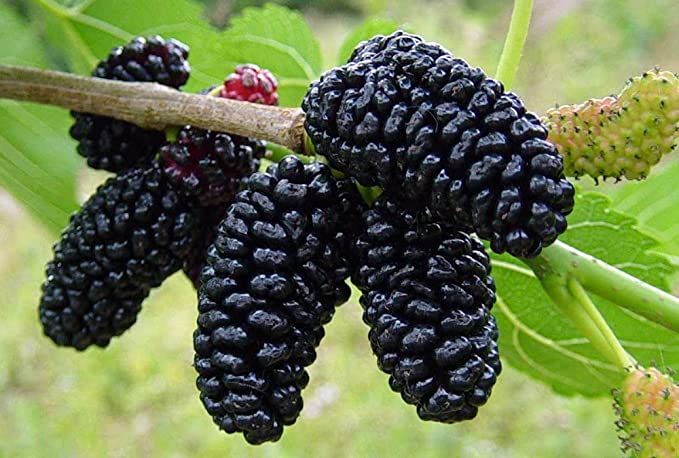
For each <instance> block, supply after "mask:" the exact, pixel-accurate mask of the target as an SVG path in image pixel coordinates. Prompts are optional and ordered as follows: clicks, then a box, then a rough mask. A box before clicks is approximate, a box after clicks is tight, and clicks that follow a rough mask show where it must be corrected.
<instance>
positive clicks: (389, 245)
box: [352, 194, 501, 423]
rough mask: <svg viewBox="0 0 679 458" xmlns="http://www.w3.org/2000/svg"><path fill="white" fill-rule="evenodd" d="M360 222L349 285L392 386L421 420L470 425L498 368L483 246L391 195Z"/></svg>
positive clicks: (492, 293)
mask: <svg viewBox="0 0 679 458" xmlns="http://www.w3.org/2000/svg"><path fill="white" fill-rule="evenodd" d="M363 220H364V221H363V222H364V225H365V227H366V229H365V231H364V232H363V234H362V235H361V236H360V237H359V239H358V241H357V242H356V246H357V254H358V269H357V270H356V272H355V274H354V276H353V277H352V280H353V282H354V284H356V286H358V287H359V288H360V289H361V291H362V292H363V296H362V297H361V305H362V306H363V308H364V314H363V320H364V321H365V323H366V324H367V325H368V326H369V327H370V333H369V334H368V335H369V339H370V345H371V347H372V349H373V352H374V353H375V355H376V356H377V360H378V365H379V367H380V369H382V370H383V371H384V372H386V373H388V374H389V375H390V377H389V386H390V387H391V388H392V389H393V390H394V391H398V392H400V393H401V396H402V397H403V399H404V400H405V401H406V402H408V403H410V404H415V405H416V406H417V414H418V415H419V416H420V418H422V419H423V420H436V421H441V422H446V423H453V422H456V421H461V420H468V419H471V418H474V417H475V416H476V413H477V411H478V408H479V407H480V406H482V405H483V404H485V402H486V401H487V400H488V398H489V396H490V393H491V388H492V387H493V385H494V384H495V380H496V378H497V376H498V375H499V374H500V371H501V364H500V358H499V355H498V349H497V339H498V330H497V324H496V323H495V319H494V318H493V317H492V316H491V315H490V310H491V308H492V307H493V304H494V302H495V283H494V282H493V279H492V278H491V277H490V275H489V274H490V259H489V257H488V254H487V253H486V252H485V249H484V247H483V244H481V242H479V241H478V240H476V239H474V238H472V237H470V236H469V235H467V234H465V233H463V232H458V231H454V230H449V229H448V228H445V227H443V226H442V225H441V224H439V223H437V222H435V221H434V220H433V218H432V217H431V215H430V214H429V213H428V212H427V211H416V210H413V209H410V208H404V207H403V206H402V204H401V202H400V201H399V199H394V198H393V197H392V196H390V195H388V194H383V195H382V196H381V197H380V198H379V199H378V200H377V202H375V204H374V205H373V207H372V209H370V210H368V211H366V212H365V213H364V215H363Z"/></svg>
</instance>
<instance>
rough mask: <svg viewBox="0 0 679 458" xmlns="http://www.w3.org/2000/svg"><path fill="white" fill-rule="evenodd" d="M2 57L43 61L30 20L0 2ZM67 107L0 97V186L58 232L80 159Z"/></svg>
mask: <svg viewBox="0 0 679 458" xmlns="http://www.w3.org/2000/svg"><path fill="white" fill-rule="evenodd" d="M0 40H1V42H2V43H12V46H4V47H2V48H0V62H2V63H10V64H21V65H33V66H44V65H45V63H46V57H45V54H44V52H43V49H42V47H41V45H40V43H39V41H38V39H37V37H35V35H34V34H33V33H32V31H31V29H30V28H29V27H28V25H27V24H26V23H25V22H24V21H23V20H22V19H21V18H20V17H19V16H17V15H16V13H15V12H14V11H12V10H11V9H10V8H9V7H8V6H6V5H5V4H2V3H0ZM70 122H71V121H70V117H69V115H68V113H67V112H65V111H63V110H59V109H56V108H52V107H44V106H37V105H31V104H20V103H17V102H13V101H9V100H2V101H0V186H2V187H3V188H5V189H6V190H7V191H9V192H10V193H11V194H12V195H13V196H14V197H15V198H16V199H17V200H19V201H20V202H21V203H23V204H24V205H25V206H26V207H27V209H28V210H29V211H30V212H31V213H32V214H33V215H34V216H35V217H36V218H38V219H39V220H40V221H41V222H42V223H44V224H45V225H46V226H47V227H48V228H49V229H50V230H52V231H54V232H59V231H61V229H62V228H63V227H64V226H65V225H66V223H67V221H68V217H69V215H70V214H71V212H73V211H74V210H75V209H76V208H77V204H76V201H75V174H76V170H77V168H78V162H79V159H78V157H77V155H76V154H75V146H74V142H73V141H72V140H70V139H69V138H68V135H67V132H68V127H69V124H70Z"/></svg>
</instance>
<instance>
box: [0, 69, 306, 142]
mask: <svg viewBox="0 0 679 458" xmlns="http://www.w3.org/2000/svg"><path fill="white" fill-rule="evenodd" d="M0 98H6V99H14V100H19V101H25V102H36V103H42V104H48V105H55V106H59V107H62V108H67V109H70V110H76V111H82V112H86V113H92V114H96V115H102V116H109V117H112V118H116V119H121V120H123V121H127V122H131V123H133V124H136V125H138V126H141V127H144V128H148V129H156V130H162V129H165V128H168V127H171V126H183V125H187V124H190V125H192V126H195V127H201V128H204V129H212V130H216V131H220V132H228V133H231V134H236V135H241V136H243V137H255V138H261V139H264V140H269V141H272V142H275V143H278V144H280V145H283V146H285V147H286V148H288V149H291V150H293V151H295V152H298V153H302V154H307V148H306V144H307V142H306V140H305V133H304V126H303V123H304V113H303V112H302V110H300V109H299V108H281V107H274V106H266V105H260V104H254V103H247V102H240V101H236V100H227V99H224V98H220V97H204V96H201V95H194V94H186V93H181V92H178V91H175V90H173V89H169V88H167V87H165V86H162V85H160V84H154V83H129V82H120V81H109V80H104V79H101V78H91V77H84V76H78V75H72V74H69V73H64V72H57V71H52V70H41V69H36V68H28V67H18V66H11V65H0Z"/></svg>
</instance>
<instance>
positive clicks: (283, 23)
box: [211, 4, 322, 106]
mask: <svg viewBox="0 0 679 458" xmlns="http://www.w3.org/2000/svg"><path fill="white" fill-rule="evenodd" d="M214 45H215V46H214V47H213V50H212V51H211V52H214V53H215V54H216V55H218V56H220V57H221V58H222V59H224V60H226V61H229V62H230V63H231V65H232V66H235V65H236V64H241V63H254V64H257V65H259V66H260V67H263V68H267V69H269V70H271V72H272V73H273V74H274V75H275V76H276V78H278V81H279V91H278V92H279V95H280V103H281V105H284V106H299V105H300V104H301V102H302V98H303V97H304V94H305V93H306V91H307V88H308V87H309V83H311V81H313V80H315V79H316V78H318V77H319V75H320V73H321V68H322V59H321V50H320V47H319V45H318V41H317V40H316V38H315V37H314V35H313V32H312V31H311V29H310V28H309V25H308V24H307V23H306V21H305V20H304V17H303V16H302V15H300V14H299V13H297V12H294V11H291V10H289V9H286V8H284V7H281V6H276V5H272V4H269V5H266V6H265V7H263V8H246V9H245V10H243V12H242V14H241V15H240V16H237V17H235V18H233V19H232V20H231V26H230V27H229V28H228V29H227V30H226V31H225V32H224V35H223V36H222V37H221V39H220V41H219V42H218V43H214Z"/></svg>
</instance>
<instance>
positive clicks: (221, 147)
mask: <svg viewBox="0 0 679 458" xmlns="http://www.w3.org/2000/svg"><path fill="white" fill-rule="evenodd" d="M265 153H266V147H265V146H264V142H262V141H259V140H255V139H249V138H246V137H239V136H237V135H230V134H225V133H220V132H213V131H209V130H203V129H198V128H196V127H190V126H187V127H184V128H183V129H181V130H180V131H179V134H178V135H177V141H176V142H173V143H167V144H166V145H165V146H163V147H162V149H161V150H160V157H161V160H162V163H163V169H164V173H165V175H166V176H167V177H168V179H169V180H170V182H171V183H172V184H173V185H174V186H175V189H177V190H179V191H180V192H182V193H183V194H184V195H186V196H189V197H191V198H194V199H196V201H197V202H198V203H199V204H200V205H201V206H202V207H203V208H202V209H201V212H200V215H201V218H200V223H201V224H200V225H201V233H200V237H199V238H200V242H199V244H198V247H197V248H196V249H195V250H193V251H192V252H191V254H190V255H189V256H188V258H187V259H186V261H185V262H184V267H183V270H184V273H185V274H186V276H187V277H189V279H190V280H191V282H192V283H193V285H194V286H195V287H198V286H199V285H200V280H199V278H200V271H201V269H202V268H203V267H204V266H205V259H206V256H207V249H208V247H209V246H210V244H211V243H212V240H213V239H214V237H215V234H216V232H217V225H218V224H219V222H220V221H221V220H222V219H223V217H224V215H225V213H226V208H227V207H228V205H229V204H230V203H231V202H233V200H234V198H235V197H236V193H237V192H238V191H240V189H241V187H242V186H243V182H244V181H245V180H246V179H247V178H248V177H249V176H250V175H252V174H253V173H254V172H256V171H257V170H258V169H259V165H260V163H261V158H262V157H264V154H265Z"/></svg>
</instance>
